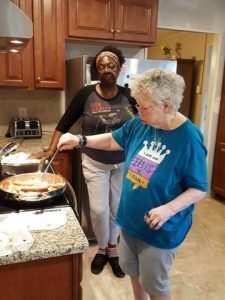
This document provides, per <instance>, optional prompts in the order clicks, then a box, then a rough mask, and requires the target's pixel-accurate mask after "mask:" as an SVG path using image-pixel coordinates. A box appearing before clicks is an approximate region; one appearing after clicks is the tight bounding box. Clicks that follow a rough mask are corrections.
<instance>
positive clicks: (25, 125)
mask: <svg viewBox="0 0 225 300" xmlns="http://www.w3.org/2000/svg"><path fill="white" fill-rule="evenodd" d="M8 133H9V135H10V136H14V137H23V138H27V139H30V138H41V136H42V130H41V122H40V121H39V120H38V119H37V118H13V119H12V120H11V122H10V124H9V130H8Z"/></svg>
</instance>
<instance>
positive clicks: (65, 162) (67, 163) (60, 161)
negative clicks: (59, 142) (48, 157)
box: [52, 151, 72, 184]
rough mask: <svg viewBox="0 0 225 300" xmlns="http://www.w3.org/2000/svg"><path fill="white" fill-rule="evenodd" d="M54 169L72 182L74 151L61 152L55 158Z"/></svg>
mask: <svg viewBox="0 0 225 300" xmlns="http://www.w3.org/2000/svg"><path fill="white" fill-rule="evenodd" d="M52 165H53V169H54V171H55V172H56V173H59V174H60V175H62V176H63V177H64V178H65V179H66V180H68V181H69V183H70V184H72V151H65V152H60V153H58V154H57V156H56V158H55V159H54V161H53V163H52Z"/></svg>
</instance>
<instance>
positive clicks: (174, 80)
mask: <svg viewBox="0 0 225 300" xmlns="http://www.w3.org/2000/svg"><path fill="white" fill-rule="evenodd" d="M184 89H185V82H184V79H183V77H181V76H180V75H178V74H176V73H174V72H170V71H166V70H160V69H155V70H149V71H147V72H145V73H143V74H141V75H140V76H139V77H138V78H137V79H136V80H135V81H134V82H133V84H132V87H131V93H132V96H134V98H135V97H136V95H137V94H140V93H143V92H144V93H147V94H150V95H151V96H152V97H153V100H154V102H155V103H156V104H162V103H163V102H164V101H165V100H168V101H169V102H170V113H173V112H176V111H178V109H179V107H180V104H181V102H182V100H183V92H184Z"/></svg>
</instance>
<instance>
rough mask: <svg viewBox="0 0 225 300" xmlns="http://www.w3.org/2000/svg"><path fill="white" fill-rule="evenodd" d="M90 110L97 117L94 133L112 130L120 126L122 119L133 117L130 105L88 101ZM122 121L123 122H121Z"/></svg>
mask: <svg viewBox="0 0 225 300" xmlns="http://www.w3.org/2000/svg"><path fill="white" fill-rule="evenodd" d="M90 111H91V114H92V116H93V117H95V118H97V123H96V133H99V132H102V133H106V132H112V131H113V130H115V129H117V128H119V127H121V125H122V123H124V120H129V119H130V118H133V117H134V114H133V112H132V109H131V106H128V105H127V106H122V107H119V106H110V105H107V104H106V105H102V103H100V102H94V103H90ZM122 121H123V122H122Z"/></svg>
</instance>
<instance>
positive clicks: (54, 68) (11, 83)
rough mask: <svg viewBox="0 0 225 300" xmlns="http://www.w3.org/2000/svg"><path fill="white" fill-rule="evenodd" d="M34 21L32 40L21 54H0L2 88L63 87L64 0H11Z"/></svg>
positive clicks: (0, 84) (0, 82)
mask: <svg viewBox="0 0 225 300" xmlns="http://www.w3.org/2000/svg"><path fill="white" fill-rule="evenodd" d="M12 2H14V3H15V4H16V5H18V6H19V7H20V8H21V9H22V10H23V11H24V12H25V13H26V14H27V15H28V16H29V17H30V18H31V19H32V20H33V28H34V36H33V39H32V40H30V41H29V43H28V45H27V46H26V47H25V48H24V49H23V50H22V51H21V52H20V53H11V52H6V53H0V65H1V68H0V87H20V88H25V89H28V88H30V89H33V88H37V89H39V88H40V89H64V86H65V82H64V81H65V32H64V13H65V10H64V4H65V1H64V0H48V1H44V0H12Z"/></svg>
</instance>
